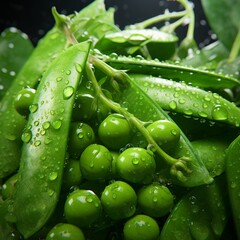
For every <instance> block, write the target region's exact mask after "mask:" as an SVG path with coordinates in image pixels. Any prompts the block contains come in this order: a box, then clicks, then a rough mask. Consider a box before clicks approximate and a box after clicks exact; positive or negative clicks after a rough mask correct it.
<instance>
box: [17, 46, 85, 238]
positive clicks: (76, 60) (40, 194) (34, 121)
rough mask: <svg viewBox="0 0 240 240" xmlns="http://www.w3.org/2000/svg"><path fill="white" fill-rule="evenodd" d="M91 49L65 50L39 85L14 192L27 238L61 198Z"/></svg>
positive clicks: (45, 220) (23, 231)
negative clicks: (77, 96)
mask: <svg viewBox="0 0 240 240" xmlns="http://www.w3.org/2000/svg"><path fill="white" fill-rule="evenodd" d="M89 48H90V43H89V42H82V43H80V44H77V45H74V46H72V47H70V48H68V49H67V50H66V51H64V52H63V53H62V54H61V55H59V57H58V58H56V59H55V60H54V61H53V62H52V64H51V65H50V66H49V68H48V69H47V71H46V72H45V73H44V75H43V77H42V80H41V82H40V84H39V86H38V88H37V92H36V96H35V98H34V103H33V105H32V107H33V109H34V110H33V111H32V113H31V114H30V115H29V119H28V123H27V127H26V129H25V131H24V133H23V136H24V137H23V139H24V141H25V143H24V145H23V148H22V155H21V164H20V169H19V176H20V178H19V182H18V184H17V185H16V192H15V194H14V196H13V202H14V214H15V215H16V226H17V228H18V230H19V231H20V232H21V234H23V236H24V237H25V238H28V237H30V236H32V235H33V234H34V233H36V232H37V231H38V230H39V229H40V228H41V227H42V226H43V225H44V224H45V223H46V222H47V220H48V219H49V217H50V216H51V214H52V213H53V211H54V209H55V207H56V204H57V202H58V197H59V192H60V189H61V182H62V173H63V167H64V159H65V153H66V147H67V138H68V132H69V125H70V119H71V114H72V108H73V103H74V96H75V92H76V88H77V86H78V84H79V82H80V79H81V75H82V70H83V68H84V66H85V63H86V60H87V57H88V52H89Z"/></svg>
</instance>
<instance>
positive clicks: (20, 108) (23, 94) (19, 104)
mask: <svg viewBox="0 0 240 240" xmlns="http://www.w3.org/2000/svg"><path fill="white" fill-rule="evenodd" d="M35 93H36V90H35V89H34V88H24V89H22V90H20V91H19V92H18V94H17V96H16V98H15V101H14V106H15V109H16V110H17V112H18V113H19V114H20V115H22V116H27V115H28V114H29V106H30V105H31V104H32V102H33V98H34V96H35Z"/></svg>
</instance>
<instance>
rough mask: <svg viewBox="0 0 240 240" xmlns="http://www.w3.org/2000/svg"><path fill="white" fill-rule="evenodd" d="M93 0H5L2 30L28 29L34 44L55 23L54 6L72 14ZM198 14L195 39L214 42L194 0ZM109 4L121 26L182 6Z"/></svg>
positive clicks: (128, 0)
mask: <svg viewBox="0 0 240 240" xmlns="http://www.w3.org/2000/svg"><path fill="white" fill-rule="evenodd" d="M92 1H93V0H39V1H33V0H31V1H30V0H22V1H19V0H2V1H1V5H0V8H1V15H0V31H2V30H4V29H5V28H7V27H12V26H13V27H16V28H18V29H20V30H21V31H23V32H24V33H26V34H27V35H28V36H29V38H30V39H31V40H32V42H33V43H34V45H36V43H37V41H38V40H39V39H40V38H41V37H42V36H43V35H44V34H45V33H46V31H48V30H49V29H50V28H51V27H52V26H53V24H54V20H53V17H52V13H51V8H52V6H56V8H57V10H58V12H60V13H63V14H71V13H73V12H74V11H79V10H80V9H81V8H83V7H85V6H86V5H88V4H89V3H91V2H92ZM192 2H193V4H194V11H195V16H196V28H195V39H196V41H197V42H198V44H199V46H200V47H203V46H204V45H206V44H208V43H209V42H212V41H213V40H214V39H213V38H214V34H212V32H211V31H210V30H209V26H208V23H207V21H206V18H205V16H204V13H203V9H202V6H201V1H200V0H192ZM105 4H106V8H108V7H114V8H115V9H116V13H115V21H116V24H117V25H119V27H120V28H123V27H124V26H125V25H129V24H131V23H135V22H140V21H143V20H145V19H147V18H149V17H153V16H156V15H159V14H160V13H163V12H164V10H165V9H166V8H168V9H169V10H170V11H179V10H182V8H181V6H180V4H179V3H178V2H176V1H173V0H170V1H167V0H105ZM185 33H186V27H182V28H180V29H178V30H177V35H178V36H179V37H180V39H181V38H183V36H184V35H185Z"/></svg>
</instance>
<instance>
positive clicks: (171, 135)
mask: <svg viewBox="0 0 240 240" xmlns="http://www.w3.org/2000/svg"><path fill="white" fill-rule="evenodd" d="M147 130H148V131H149V133H150V135H151V136H152V137H153V139H154V140H155V141H156V142H157V144H158V145H159V146H161V147H162V148H163V149H164V150H169V149H171V148H173V147H175V146H176V144H177V143H178V142H179V139H180V129H179V127H178V126H177V125H176V124H175V123H174V122H171V121H168V120H158V121H155V122H153V123H151V124H150V125H149V126H147Z"/></svg>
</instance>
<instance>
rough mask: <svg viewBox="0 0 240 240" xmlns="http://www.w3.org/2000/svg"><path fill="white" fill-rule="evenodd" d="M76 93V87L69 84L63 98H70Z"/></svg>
mask: <svg viewBox="0 0 240 240" xmlns="http://www.w3.org/2000/svg"><path fill="white" fill-rule="evenodd" d="M73 93H74V88H73V87H71V86H67V87H65V88H64V90H63V98H64V99H69V98H70V97H71V96H72V95H73Z"/></svg>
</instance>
